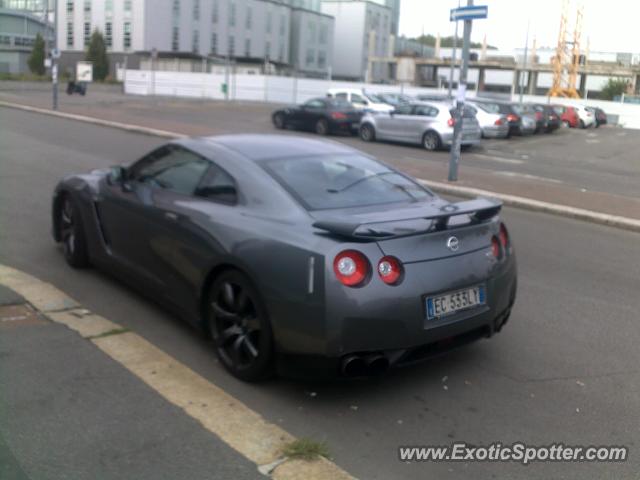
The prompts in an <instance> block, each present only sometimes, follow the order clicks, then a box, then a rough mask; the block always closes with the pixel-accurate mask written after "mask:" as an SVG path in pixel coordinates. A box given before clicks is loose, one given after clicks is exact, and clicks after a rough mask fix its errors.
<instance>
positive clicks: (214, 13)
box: [211, 0, 218, 23]
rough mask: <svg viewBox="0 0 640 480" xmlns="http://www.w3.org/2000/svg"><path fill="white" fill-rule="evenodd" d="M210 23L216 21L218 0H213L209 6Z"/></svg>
mask: <svg viewBox="0 0 640 480" xmlns="http://www.w3.org/2000/svg"><path fill="white" fill-rule="evenodd" d="M211 23H218V0H213V5H212V6H211Z"/></svg>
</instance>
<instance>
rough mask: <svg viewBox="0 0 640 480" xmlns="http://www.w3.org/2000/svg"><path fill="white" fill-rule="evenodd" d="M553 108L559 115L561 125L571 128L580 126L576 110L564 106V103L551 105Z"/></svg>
mask: <svg viewBox="0 0 640 480" xmlns="http://www.w3.org/2000/svg"><path fill="white" fill-rule="evenodd" d="M552 106H553V109H554V110H555V111H556V113H557V114H558V115H559V116H560V121H561V122H562V124H563V125H565V126H567V127H571V128H577V127H578V126H580V117H578V112H577V111H576V109H575V108H573V107H566V106H564V105H552Z"/></svg>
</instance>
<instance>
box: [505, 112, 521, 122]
mask: <svg viewBox="0 0 640 480" xmlns="http://www.w3.org/2000/svg"><path fill="white" fill-rule="evenodd" d="M507 120H508V121H509V122H517V121H518V120H520V117H518V116H517V115H514V114H513V113H510V114H509V115H507Z"/></svg>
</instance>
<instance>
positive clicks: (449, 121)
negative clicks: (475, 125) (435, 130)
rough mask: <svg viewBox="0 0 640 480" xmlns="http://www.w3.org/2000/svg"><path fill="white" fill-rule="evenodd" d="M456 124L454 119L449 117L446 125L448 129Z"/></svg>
mask: <svg viewBox="0 0 640 480" xmlns="http://www.w3.org/2000/svg"><path fill="white" fill-rule="evenodd" d="M455 124H456V119H455V118H453V117H451V118H450V119H449V120H447V125H449V126H450V127H453V126H455Z"/></svg>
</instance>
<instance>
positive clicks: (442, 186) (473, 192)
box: [419, 179, 640, 232]
mask: <svg viewBox="0 0 640 480" xmlns="http://www.w3.org/2000/svg"><path fill="white" fill-rule="evenodd" d="M419 180H420V182H421V183H423V184H424V185H426V186H427V187H429V188H430V189H431V190H433V191H435V192H437V193H442V194H445V195H457V196H461V197H474V198H475V197H492V198H497V199H499V200H502V201H503V202H504V204H505V205H509V206H511V207H516V208H522V209H525V210H531V211H534V212H542V213H550V214H552V215H557V216H560V217H565V218H573V219H576V220H583V221H586V222H590V223H596V224H599V225H606V226H608V227H616V228H620V229H623V230H631V231H633V232H640V220H636V219H634V218H629V217H621V216H618V215H609V214H606V213H600V212H594V211H592V210H585V209H583V208H576V207H570V206H568V205H560V204H557V203H549V202H543V201H540V200H534V199H531V198H526V197H518V196H516V195H507V194H504V193H498V192H492V191H489V190H481V189H479V188H471V187H461V186H458V185H451V184H449V183H442V182H433V181H431V180H424V179H419Z"/></svg>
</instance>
